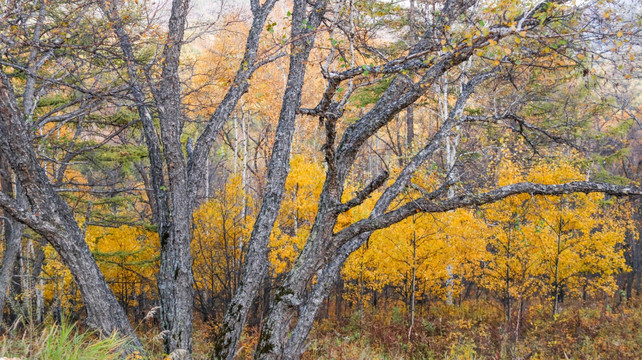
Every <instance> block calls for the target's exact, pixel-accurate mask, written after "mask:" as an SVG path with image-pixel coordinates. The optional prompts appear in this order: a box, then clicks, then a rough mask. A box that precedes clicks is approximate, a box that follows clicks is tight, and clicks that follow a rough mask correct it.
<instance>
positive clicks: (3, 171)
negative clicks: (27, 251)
mask: <svg viewBox="0 0 642 360" xmlns="http://www.w3.org/2000/svg"><path fill="white" fill-rule="evenodd" d="M0 176H1V178H0V187H1V189H2V191H3V192H4V193H5V194H7V195H11V194H13V193H16V194H17V196H16V197H17V198H18V201H19V202H20V203H21V204H24V200H23V199H24V197H23V196H21V195H20V194H21V193H22V191H21V190H20V185H19V183H16V191H13V184H12V182H11V168H10V165H9V163H8V162H7V161H5V159H4V158H3V156H2V153H0ZM21 199H22V200H21ZM3 220H4V238H5V241H6V244H5V251H4V256H3V259H2V268H0V327H2V317H3V314H4V306H5V304H6V300H7V293H8V292H9V284H10V282H11V277H12V276H13V269H14V267H15V264H16V260H17V259H18V254H19V253H20V248H21V239H22V232H23V230H24V225H23V224H21V223H19V222H17V221H15V220H14V219H13V218H12V217H11V215H9V214H7V213H6V212H5V215H4V217H3Z"/></svg>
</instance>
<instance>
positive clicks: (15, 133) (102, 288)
mask: <svg viewBox="0 0 642 360" xmlns="http://www.w3.org/2000/svg"><path fill="white" fill-rule="evenodd" d="M0 151H1V152H2V153H3V154H4V156H5V158H7V159H8V160H9V163H10V164H11V168H12V169H13V171H14V172H15V174H16V177H17V179H18V180H19V181H20V184H21V186H22V188H23V189H24V191H25V195H26V197H27V198H28V199H29V202H30V204H31V207H32V209H33V213H32V212H30V211H28V210H26V209H25V208H24V207H22V206H20V204H18V203H16V202H15V201H13V200H12V199H11V198H9V197H8V196H6V194H4V193H3V192H0V206H1V207H3V208H4V209H5V210H6V211H7V212H8V213H9V214H10V215H11V216H12V217H13V218H15V219H17V220H18V221H20V222H22V223H25V224H26V225H28V226H29V227H30V228H32V229H33V230H34V231H35V232H37V233H38V234H40V235H42V236H43V237H44V238H45V239H47V241H48V242H49V243H51V245H52V246H53V248H54V249H55V250H56V251H57V252H58V254H59V255H60V257H61V258H62V260H63V262H64V263H65V265H67V267H68V268H69V270H70V272H71V274H72V276H73V278H74V281H75V282H76V285H77V286H78V288H79V290H80V294H81V296H82V299H83V301H84V303H85V307H86V309H87V322H88V324H89V325H91V326H92V327H94V328H96V329H98V330H99V331H100V332H101V333H102V334H104V335H110V334H112V333H113V332H119V333H121V334H123V335H126V336H130V337H131V345H133V346H134V347H137V348H141V347H142V346H141V343H140V341H139V340H138V338H137V337H136V334H135V332H134V329H133V328H132V326H131V324H130V323H129V320H128V319H127V316H126V314H125V312H124V311H123V308H122V307H121V306H120V304H119V303H118V301H117V300H116V297H115V296H114V293H113V292H112V291H111V289H110V288H109V286H108V285H107V282H106V281H105V278H104V276H103V274H102V273H101V272H100V269H99V268H98V265H97V264H96V261H95V259H94V257H93V255H92V253H91V251H90V250H89V247H88V246H87V243H86V242H85V239H84V237H83V236H82V231H81V229H80V228H79V227H78V223H77V222H76V220H75V219H74V215H73V212H72V211H71V208H70V207H69V205H68V204H67V203H66V202H65V201H64V200H62V199H61V198H60V196H59V195H58V194H57V193H56V191H55V190H54V189H53V187H52V185H51V183H50V182H49V180H48V178H47V175H46V174H45V172H44V170H43V169H42V167H41V166H40V163H39V161H38V158H37V156H36V153H35V150H34V148H33V146H32V145H31V136H30V134H29V132H28V130H27V126H26V125H25V123H24V118H23V117H22V115H21V112H20V111H19V107H18V103H17V101H16V98H15V95H14V92H13V88H12V86H11V83H10V82H9V79H8V78H7V77H6V75H5V74H4V72H2V71H0Z"/></svg>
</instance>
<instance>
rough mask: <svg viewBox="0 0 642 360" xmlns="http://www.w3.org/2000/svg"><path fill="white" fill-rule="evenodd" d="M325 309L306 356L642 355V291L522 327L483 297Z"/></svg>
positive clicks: (207, 342) (33, 333) (97, 353)
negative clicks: (339, 315) (412, 314)
mask: <svg viewBox="0 0 642 360" xmlns="http://www.w3.org/2000/svg"><path fill="white" fill-rule="evenodd" d="M347 313H349V312H348V311H346V310H344V314H347ZM326 315H327V316H326V318H324V319H321V320H320V321H319V322H318V323H317V326H316V327H315V328H314V330H313V332H312V333H311V334H310V343H309V346H308V349H307V352H306V353H305V355H304V357H303V359H304V360H342V359H346V360H378V359H381V360H383V359H390V360H397V359H411V360H415V359H416V360H419V359H462V360H463V359H466V360H469V359H470V360H473V359H511V360H513V359H532V360H536V359H547V360H548V359H564V360H566V359H578V360H579V359H591V360H594V359H595V360H597V359H609V360H626V359H642V299H641V298H637V299H636V300H632V301H628V302H627V303H620V304H619V305H613V306H609V305H607V304H606V303H605V302H591V303H590V304H582V302H581V301H577V300H575V301H574V302H573V303H570V304H569V303H565V304H563V307H562V311H561V312H560V314H559V315H557V316H552V313H551V306H550V304H542V303H534V304H530V305H529V306H528V307H524V308H523V311H522V316H521V321H520V322H519V331H517V330H516V325H517V323H518V322H517V314H514V315H513V321H511V324H510V326H509V325H507V322H506V318H505V315H504V310H503V308H502V307H501V305H500V304H498V303H497V302H486V301H482V300H478V301H465V302H463V303H462V304H460V305H454V306H446V305H444V304H442V303H439V304H436V303H433V304H430V306H429V307H428V306H426V305H424V306H422V307H418V308H417V313H416V319H415V324H414V326H413V327H412V331H410V327H409V317H408V314H407V313H406V311H405V307H404V306H403V305H401V306H400V305H396V304H387V305H386V306H381V305H380V306H378V307H377V308H366V310H365V311H364V312H363V315H360V313H359V312H358V311H356V312H352V316H350V317H345V318H343V320H342V321H337V320H336V317H335V316H334V315H333V312H332V311H331V312H330V313H329V314H326ZM143 328H144V329H143ZM137 330H138V331H139V335H140V337H141V340H142V341H143V342H144V343H145V347H146V350H147V351H148V354H149V359H163V358H165V356H163V352H162V341H160V338H159V337H158V336H156V335H154V334H157V333H158V331H159V330H158V329H157V326H149V327H147V326H141V327H139V328H138V329H137ZM214 332H215V329H214V328H213V327H209V326H207V325H204V324H197V325H196V326H195V333H194V360H201V359H209V356H208V353H209V351H210V350H211V343H212V341H211V337H212V334H213V333H214ZM517 333H519V337H518V338H516V334H517ZM409 334H410V335H409ZM257 338H258V336H257V333H256V330H255V329H249V330H248V331H247V332H246V333H245V334H244V336H243V339H242V342H241V345H240V348H239V352H238V359H239V360H244V359H251V356H250V353H251V349H253V347H254V346H255V345H256V340H257ZM119 345H120V343H119V342H118V340H117V339H102V340H100V339H98V338H97V337H96V336H95V335H91V334H88V333H85V332H83V331H82V329H78V328H76V327H74V326H70V325H63V326H62V327H54V326H51V325H41V326H38V327H36V328H32V329H22V330H16V331H13V332H12V333H10V334H9V335H5V336H3V337H2V338H0V358H2V357H5V356H8V357H16V358H19V359H25V360H26V359H47V360H58V359H61V360H62V359H64V360H69V359H72V358H73V359H79V360H107V359H115V358H117V357H115V356H114V353H113V351H110V349H113V348H117V347H118V346H119ZM101 354H103V355H104V356H103V355H101ZM70 356H71V357H70ZM132 359H144V357H133V358H132Z"/></svg>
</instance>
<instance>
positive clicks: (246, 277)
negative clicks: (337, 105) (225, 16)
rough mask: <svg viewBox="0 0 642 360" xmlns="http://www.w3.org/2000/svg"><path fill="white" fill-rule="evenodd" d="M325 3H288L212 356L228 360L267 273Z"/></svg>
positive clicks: (265, 349) (262, 341)
mask: <svg viewBox="0 0 642 360" xmlns="http://www.w3.org/2000/svg"><path fill="white" fill-rule="evenodd" d="M325 6H326V2H325V1H324V0H318V1H317V2H316V3H315V7H314V8H313V9H312V11H311V13H310V16H307V15H306V13H307V11H306V10H307V3H306V2H304V1H295V2H294V6H293V10H292V39H295V41H294V42H293V43H292V47H291V49H292V53H291V55H290V69H289V72H288V78H287V83H286V88H285V93H284V95H283V101H282V105H281V113H280V115H279V122H278V125H277V128H276V134H275V139H274V145H273V148H272V155H271V157H270V163H269V165H268V176H267V184H266V189H265V193H264V197H263V202H262V203H261V209H260V210H259V214H258V216H257V218H256V222H255V224H254V228H253V230H252V235H251V236H250V240H249V243H248V253H247V256H246V258H245V267H244V269H243V283H242V284H240V286H239V288H238V289H237V291H236V294H235V296H234V298H233V299H232V302H231V303H230V305H229V306H228V309H227V312H226V314H225V318H224V320H223V324H222V325H221V329H220V331H219V335H218V336H217V339H216V342H215V346H214V358H215V359H221V360H222V359H226V360H232V359H233V358H234V355H235V352H236V349H237V347H238V341H239V339H240V337H241V333H242V331H243V327H244V325H245V321H246V319H247V315H248V312H249V309H250V305H251V304H252V301H254V299H255V298H256V296H257V294H258V291H259V290H260V286H261V283H262V281H263V279H264V278H265V276H266V274H267V271H268V266H269V264H268V258H267V256H268V245H269V240H270V234H271V232H272V228H273V226H274V222H275V221H276V217H277V215H278V213H279V210H280V208H281V200H282V198H283V192H284V187H285V180H286V178H287V176H288V173H289V170H290V152H291V145H292V139H293V135H294V130H295V119H296V114H297V111H298V110H299V107H300V104H301V90H302V87H303V80H304V76H305V71H306V65H307V59H308V57H309V54H310V51H311V50H312V45H313V43H314V38H315V35H316V28H317V27H318V26H319V24H320V23H321V19H322V17H323V14H324V9H325ZM306 17H307V20H306ZM305 21H307V23H306V22H305ZM276 297H277V299H276V300H275V302H278V297H279V293H278V290H277V294H276ZM266 343H267V344H269V343H270V333H269V332H268V333H263V332H262V333H261V337H260V339H259V345H258V349H257V354H261V353H264V352H269V351H270V350H271V349H272V348H271V347H270V346H269V345H268V346H266V345H265V344H266Z"/></svg>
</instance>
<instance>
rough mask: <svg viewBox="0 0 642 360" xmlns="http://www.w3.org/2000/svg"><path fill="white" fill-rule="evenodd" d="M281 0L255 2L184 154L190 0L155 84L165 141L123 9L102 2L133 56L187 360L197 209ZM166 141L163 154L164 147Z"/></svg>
mask: <svg viewBox="0 0 642 360" xmlns="http://www.w3.org/2000/svg"><path fill="white" fill-rule="evenodd" d="M276 1H277V0H268V1H266V2H265V3H264V4H262V5H261V4H260V3H259V2H258V1H255V0H253V1H252V2H251V5H252V6H251V8H252V13H253V15H254V18H253V22H252V26H251V28H250V32H249V34H248V38H247V43H246V48H245V54H244V57H243V60H242V61H241V64H240V66H239V70H238V71H237V73H236V76H235V79H234V82H233V85H232V86H231V88H230V89H229V90H228V92H227V93H226V95H225V97H224V98H223V100H222V102H221V104H220V105H219V106H218V107H217V108H216V110H215V111H214V113H213V114H212V116H211V117H210V119H209V121H208V123H207V125H206V127H205V129H204V131H203V133H202V134H201V135H200V136H199V138H198V140H197V141H196V145H195V147H194V151H192V152H190V153H189V154H188V158H187V159H186V158H185V156H184V153H183V148H182V143H181V135H182V130H183V120H182V104H181V100H182V99H181V96H182V94H181V88H180V84H181V81H180V76H179V64H180V55H181V46H182V42H183V35H184V31H185V25H186V18H187V10H188V7H189V1H182V0H174V1H173V2H172V10H171V15H170V19H169V23H168V37H169V38H168V41H167V43H166V44H165V47H164V49H163V59H164V62H163V66H162V73H161V79H160V82H159V84H158V87H155V86H154V85H152V93H153V96H154V100H155V103H156V107H157V109H158V115H159V123H160V134H161V136H160V142H159V139H158V136H157V134H156V129H155V128H154V125H153V122H152V119H151V116H150V111H149V110H148V109H147V105H146V102H145V96H144V93H143V90H142V89H143V87H142V86H141V82H140V81H139V80H138V79H137V75H136V74H137V70H138V65H137V62H136V58H135V56H134V51H133V46H132V43H131V40H130V38H129V36H128V35H127V33H126V31H125V30H124V27H123V25H122V22H121V21H120V17H119V15H118V12H117V8H116V6H115V4H114V5H112V6H109V5H108V4H107V3H106V2H103V1H101V3H100V4H101V8H102V10H103V13H104V14H105V16H106V17H107V18H108V19H110V20H111V22H112V26H113V27H114V31H115V33H116V35H117V36H118V39H119V43H120V47H121V50H122V51H123V55H124V57H125V59H126V61H127V64H128V67H127V71H128V75H129V78H130V79H129V81H130V91H131V93H132V95H133V97H134V100H135V101H136V104H137V107H138V112H139V116H140V118H141V120H142V122H143V129H144V133H145V141H146V144H147V147H148V150H149V155H150V164H151V172H150V177H151V180H152V187H153V192H154V195H155V198H156V201H155V202H153V203H152V205H155V206H152V208H153V211H155V216H154V220H155V222H156V224H157V225H158V231H159V236H160V239H161V269H160V272H159V276H158V287H159V295H160V305H161V325H162V328H163V331H164V332H165V334H166V336H165V338H164V340H165V352H167V353H172V352H174V351H176V350H178V349H183V350H186V351H187V354H185V352H181V353H183V354H185V355H182V356H183V357H184V358H190V357H191V355H190V353H191V350H192V316H193V315H192V307H193V282H194V280H193V275H192V269H191V266H192V259H191V223H192V212H193V209H194V207H195V206H196V204H197V202H196V196H197V193H198V191H199V189H200V188H201V186H202V184H203V180H204V178H205V177H206V176H207V159H208V156H209V152H210V148H211V146H212V144H213V142H214V141H215V139H216V136H217V135H218V133H219V131H220V130H221V128H222V126H223V124H224V123H225V121H226V120H227V119H228V118H229V116H230V115H231V114H232V112H233V111H234V109H235V108H236V105H237V104H238V101H239V100H240V98H241V96H242V95H243V94H245V93H246V92H247V90H248V88H249V82H248V81H249V79H250V77H251V76H252V74H253V73H254V72H255V71H256V69H257V68H258V67H259V66H261V65H262V64H263V62H259V61H258V47H259V40H260V35H261V32H262V30H263V27H264V25H265V21H266V19H267V16H268V14H269V13H270V11H271V10H272V8H273V7H274V5H275V3H276ZM160 143H162V145H163V146H162V148H163V153H162V154H161V152H160ZM163 164H165V166H166V168H167V178H168V180H169V189H166V188H165V186H164V174H163Z"/></svg>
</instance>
